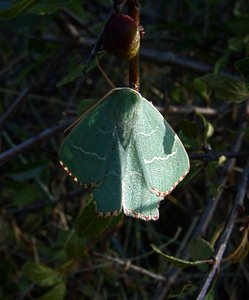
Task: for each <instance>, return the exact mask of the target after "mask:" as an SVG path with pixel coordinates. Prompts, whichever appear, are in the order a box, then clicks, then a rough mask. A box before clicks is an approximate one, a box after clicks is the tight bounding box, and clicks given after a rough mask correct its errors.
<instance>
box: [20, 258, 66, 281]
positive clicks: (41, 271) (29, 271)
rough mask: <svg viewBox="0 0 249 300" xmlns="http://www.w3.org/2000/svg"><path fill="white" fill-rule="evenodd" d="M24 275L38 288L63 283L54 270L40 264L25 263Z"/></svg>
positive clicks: (59, 275)
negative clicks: (38, 286)
mask: <svg viewBox="0 0 249 300" xmlns="http://www.w3.org/2000/svg"><path fill="white" fill-rule="evenodd" d="M23 272H24V274H25V275H26V276H27V277H28V278H29V279H30V280H31V281H33V282H34V283H37V284H38V285H40V286H52V285H55V284H58V283H61V282H62V281H63V277H62V275H61V274H59V273H58V272H57V271H56V270H54V269H51V268H49V267H47V266H44V265H42V264H37V263H34V262H27V263H26V264H25V265H24V267H23Z"/></svg>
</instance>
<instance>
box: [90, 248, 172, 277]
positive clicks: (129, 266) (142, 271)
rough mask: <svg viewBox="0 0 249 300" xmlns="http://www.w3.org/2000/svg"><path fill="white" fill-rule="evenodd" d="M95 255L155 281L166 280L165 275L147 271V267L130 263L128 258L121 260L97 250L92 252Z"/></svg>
mask: <svg viewBox="0 0 249 300" xmlns="http://www.w3.org/2000/svg"><path fill="white" fill-rule="evenodd" d="M93 254H94V255H95V256H98V257H102V258H104V259H107V260H110V261H112V262H113V263H116V264H119V265H121V266H124V267H125V269H126V270H129V269H131V270H134V271H136V272H138V273H140V274H143V275H146V276H149V277H151V278H153V279H155V280H157V281H163V282H165V281H166V280H167V278H166V277H164V276H162V275H159V274H155V273H153V272H150V271H148V270H147V269H145V268H142V267H139V266H136V265H134V264H132V263H131V262H130V261H129V260H126V261H125V260H121V259H119V258H116V257H111V256H109V255H102V254H100V253H98V252H94V253H93Z"/></svg>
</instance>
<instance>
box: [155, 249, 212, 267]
mask: <svg viewBox="0 0 249 300" xmlns="http://www.w3.org/2000/svg"><path fill="white" fill-rule="evenodd" d="M151 247H152V249H153V250H154V251H155V252H157V253H158V254H160V255H162V256H163V257H164V258H165V259H166V260H167V261H168V262H170V263H172V264H173V265H174V266H176V267H178V268H186V267H193V266H199V265H203V264H208V263H210V262H211V261H210V260H196V261H190V260H185V259H180V258H177V257H175V256H171V255H167V254H165V253H163V252H162V251H161V250H160V249H158V248H157V247H156V246H155V245H151Z"/></svg>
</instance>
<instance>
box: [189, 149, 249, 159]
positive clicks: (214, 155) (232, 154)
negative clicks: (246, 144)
mask: <svg viewBox="0 0 249 300" xmlns="http://www.w3.org/2000/svg"><path fill="white" fill-rule="evenodd" d="M221 156H224V157H225V158H229V159H231V158H238V157H244V156H246V157H248V156H249V151H222V152H215V151H209V152H205V153H189V158H190V160H203V161H212V160H217V159H219V158H220V157H221Z"/></svg>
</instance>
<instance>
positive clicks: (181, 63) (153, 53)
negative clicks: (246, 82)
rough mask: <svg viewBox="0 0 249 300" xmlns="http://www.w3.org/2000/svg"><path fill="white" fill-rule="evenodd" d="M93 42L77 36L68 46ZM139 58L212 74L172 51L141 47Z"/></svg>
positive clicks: (208, 68) (210, 68)
mask: <svg viewBox="0 0 249 300" xmlns="http://www.w3.org/2000/svg"><path fill="white" fill-rule="evenodd" d="M68 36H70V37H71V38H75V36H73V35H71V34H68ZM44 38H46V40H49V41H51V42H53V41H54V42H56V43H59V42H60V40H58V38H56V37H54V38H53V37H52V36H46V37H44ZM61 42H62V43H65V44H69V42H66V41H61ZM95 42H96V40H95V39H93V38H89V37H83V36H81V35H79V36H78V37H77V40H75V39H73V41H71V42H70V44H72V45H75V46H78V47H82V46H85V47H92V45H93V44H94V43H95ZM139 56H140V58H141V59H143V60H145V61H147V62H153V63H155V64H157V65H160V66H164V65H169V66H176V67H180V68H182V69H186V70H189V71H194V72H197V73H201V74H205V73H210V72H213V70H214V66H213V65H210V64H207V63H203V62H201V61H198V60H197V59H192V58H188V57H184V56H182V55H180V54H177V53H174V52H172V51H158V50H153V49H148V48H144V47H143V46H142V45H141V48H140V54H139ZM220 74H221V75H224V76H227V77H230V78H234V79H239V76H238V75H237V74H235V73H231V72H228V71H221V72H220Z"/></svg>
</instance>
